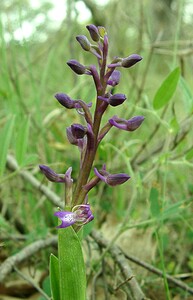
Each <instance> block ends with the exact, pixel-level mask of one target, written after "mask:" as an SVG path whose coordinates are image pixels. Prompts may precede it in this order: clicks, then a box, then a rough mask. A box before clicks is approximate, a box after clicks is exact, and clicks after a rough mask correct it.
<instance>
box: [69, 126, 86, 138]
mask: <svg viewBox="0 0 193 300" xmlns="http://www.w3.org/2000/svg"><path fill="white" fill-rule="evenodd" d="M71 131H72V134H73V136H74V137H75V138H76V139H82V138H83V137H84V136H85V134H86V133H87V128H86V127H84V126H83V125H81V124H72V125H71Z"/></svg>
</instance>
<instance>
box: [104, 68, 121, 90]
mask: <svg viewBox="0 0 193 300" xmlns="http://www.w3.org/2000/svg"><path fill="white" fill-rule="evenodd" d="M120 77H121V72H119V71H118V70H114V71H113V73H112V74H111V76H110V77H109V79H108V81H107V84H108V85H111V86H116V85H117V84H119V81H120Z"/></svg>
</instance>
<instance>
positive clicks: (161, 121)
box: [0, 0, 193, 299]
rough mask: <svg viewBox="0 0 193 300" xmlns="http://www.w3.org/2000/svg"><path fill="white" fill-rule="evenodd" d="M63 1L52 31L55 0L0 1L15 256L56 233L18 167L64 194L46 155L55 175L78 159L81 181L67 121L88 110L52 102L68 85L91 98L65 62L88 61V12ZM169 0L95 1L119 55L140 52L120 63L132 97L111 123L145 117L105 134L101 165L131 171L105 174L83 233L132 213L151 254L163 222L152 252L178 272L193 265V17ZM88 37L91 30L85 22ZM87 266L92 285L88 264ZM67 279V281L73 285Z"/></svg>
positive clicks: (5, 198)
mask: <svg viewBox="0 0 193 300" xmlns="http://www.w3.org/2000/svg"><path fill="white" fill-rule="evenodd" d="M66 2H68V5H69V6H67V9H68V12H69V13H68V15H67V16H66V17H65V12H64V20H63V22H62V23H61V27H60V28H54V27H53V26H54V25H55V22H53V21H50V20H49V19H48V15H49V11H50V9H51V6H50V5H49V3H48V2H45V3H40V7H39V8H32V7H31V6H30V2H29V1H8V2H7V3H8V4H6V1H1V2H0V9H1V13H2V16H3V17H2V18H1V20H0V55H1V76H0V176H1V179H0V183H1V186H0V193H1V197H0V207H1V215H0V228H1V235H2V238H5V239H9V243H7V244H6V245H7V248H6V249H7V252H8V253H9V254H10V255H11V254H12V253H16V252H18V251H19V250H18V249H21V248H22V243H24V244H25V243H29V242H31V241H35V240H36V239H38V238H45V237H46V236H47V235H48V234H51V233H53V232H54V233H55V229H53V228H54V226H55V225H54V216H53V210H54V208H53V205H52V204H51V203H49V200H48V199H47V197H45V196H44V195H42V194H41V193H40V191H39V190H37V189H34V188H33V187H32V186H31V184H30V183H27V180H26V179H24V177H21V176H20V172H22V171H25V170H28V171H29V172H31V174H32V175H34V176H35V177H36V178H37V179H39V180H40V182H41V183H42V184H45V185H48V187H49V188H50V189H51V190H53V191H55V192H56V193H57V195H58V196H59V197H61V198H62V197H63V187H62V186H61V185H58V186H57V187H54V185H52V184H51V183H48V182H47V181H46V180H44V179H43V176H42V174H40V173H39V171H38V164H40V163H44V164H49V165H50V164H51V163H52V164H53V165H52V166H51V167H53V169H54V170H56V171H58V172H59V173H62V172H65V170H66V169H67V168H68V167H69V166H72V167H73V173H72V176H73V179H74V181H76V174H77V170H78V168H79V165H78V159H79V152H78V150H77V149H76V148H75V147H73V146H72V145H70V144H69V143H68V141H67V139H66V132H65V128H66V127H67V126H70V125H71V124H72V123H73V122H76V123H81V122H82V118H81V115H78V114H77V113H76V112H74V111H72V110H70V111H65V110H64V109H63V108H62V107H61V106H60V105H59V104H58V103H57V102H56V100H55V99H54V94H55V93H56V92H64V93H67V94H69V96H71V97H72V98H73V99H83V100H85V101H86V102H90V101H95V96H96V95H95V93H94V90H93V86H92V84H91V80H90V78H89V76H88V77H86V76H85V77H84V76H81V77H80V78H78V80H77V77H76V76H75V75H74V74H72V73H71V71H70V70H69V68H68V67H67V65H66V64H65V62H66V61H67V60H68V59H71V58H76V59H77V60H78V61H80V62H81V63H82V64H89V62H91V58H90V56H88V54H87V53H80V51H79V50H80V48H79V45H77V44H76V40H75V38H73V37H75V35H76V34H80V33H82V32H83V31H84V24H80V23H78V21H77V16H78V14H79V15H80V14H81V12H78V10H77V8H75V2H76V1H66ZM87 2H89V1H87ZM92 2H93V3H94V2H97V1H92ZM170 2H171V3H172V5H170V7H169V6H168V5H166V10H165V11H161V12H160V10H163V8H164V5H165V4H164V3H166V1H162V2H161V5H160V6H159V9H158V4H157V2H156V1H144V2H143V1H141V2H140V4H139V2H137V1H135V2H133V1H130V2H129V1H126V0H123V1H118V2H117V1H109V4H107V5H106V6H105V7H103V9H101V8H100V7H99V8H98V6H97V7H96V9H94V12H93V14H92V17H93V19H92V20H89V22H88V23H92V22H94V21H97V22H102V23H103V24H100V25H104V26H106V27H107V31H108V33H109V37H110V41H111V49H110V55H111V57H112V58H113V57H114V56H115V55H118V56H120V57H124V56H127V55H129V54H131V53H139V54H140V55H142V56H143V61H142V62H141V63H140V64H139V65H137V66H136V68H133V69H132V68H131V69H130V70H123V71H122V70H121V73H122V76H121V83H120V86H119V87H115V89H114V93H119V92H123V93H125V94H126V95H127V100H126V101H125V103H124V104H123V105H122V106H121V107H115V108H111V109H110V110H109V111H108V113H107V116H106V120H105V122H107V121H108V119H109V118H110V117H112V115H118V116H121V117H123V118H129V117H131V116H133V115H144V116H145V121H144V124H143V127H141V128H140V129H139V130H138V131H137V132H133V133H126V132H120V131H118V130H116V129H115V128H112V130H111V131H110V133H109V134H108V135H107V136H106V137H105V139H104V141H103V142H102V143H101V145H100V148H99V152H98V156H97V157H96V161H95V165H96V166H97V167H99V168H100V167H101V165H102V164H103V163H106V164H107V168H108V170H110V171H112V173H114V172H115V173H116V171H118V170H121V172H125V173H129V175H131V179H130V180H129V181H128V183H126V184H124V185H123V186H121V187H120V188H115V189H113V188H112V189H111V188H109V187H106V186H105V184H104V183H99V184H98V185H97V187H96V189H95V190H93V191H92V192H91V194H90V197H89V203H90V204H91V205H92V206H93V208H94V214H95V220H94V222H92V223H89V224H87V225H86V226H85V227H84V231H83V238H84V237H86V236H87V235H88V234H89V232H90V231H91V230H92V227H93V226H94V227H95V228H97V227H99V228H102V230H104V229H103V228H106V227H107V228H109V227H110V232H112V233H113V234H114V233H116V231H117V228H119V227H120V226H121V224H122V221H123V220H124V217H126V219H127V224H126V227H127V228H132V227H136V228H138V227H139V228H143V230H144V235H143V236H142V237H140V239H141V240H143V239H144V246H143V247H144V252H148V251H149V250H148V247H146V246H147V245H146V243H147V240H146V238H145V233H146V228H147V227H148V230H150V231H152V232H155V228H158V227H159V238H160V241H162V242H163V244H164V246H163V245H161V243H160V244H159V241H158V240H156V241H154V242H155V244H154V246H153V247H152V248H153V249H155V248H156V250H157V249H159V251H158V250H157V251H156V254H155V253H154V254H155V259H154V264H155V266H159V267H160V268H162V271H163V270H164V265H165V269H166V270H169V271H171V272H172V271H173V272H174V273H176V274H177V273H187V272H189V271H190V272H192V269H193V259H192V256H191V251H190V249H191V245H192V240H193V221H192V195H193V185H192V168H193V141H192V136H193V120H192V111H193V86H192V82H193V72H192V70H193V68H192V54H191V51H192V48H191V45H190V42H189V41H190V40H191V38H192V20H191V22H188V21H187V20H188V18H186V17H187V16H186V14H187V6H186V4H185V6H184V13H183V16H180V14H179V12H178V5H179V3H181V1H179V2H178V1H175V0H173V1H170ZM85 3H86V1H85ZM117 3H118V5H117ZM54 5H55V4H54ZM93 7H94V5H93ZM115 11H116V15H117V16H121V22H120V18H112V15H113V14H114V12H115ZM150 13H151V16H152V17H151V18H149V14H150ZM82 14H83V13H82ZM42 15H43V16H45V18H44V19H43V21H42V23H41V24H39V25H36V24H35V22H34V20H35V19H36V18H38V17H41V16H42ZM74 16H75V17H74ZM171 16H172V18H171ZM141 17H142V18H141ZM178 18H179V19H180V20H181V28H180V29H181V30H180V34H179V36H178V35H176V24H177V22H178V21H179V19H178ZM189 18H190V16H189ZM93 20H94V21H93ZM128 20H129V23H128ZM24 22H30V23H31V24H33V27H34V33H33V34H32V36H30V37H29V38H23V39H20V40H17V39H16V38H15V32H16V31H18V30H19V29H20V28H21V24H22V23H24ZM160 32H161V33H162V34H163V36H161V37H160V35H159V33H160ZM83 34H85V35H87V32H86V29H85V32H83ZM174 36H175V40H174V38H173V37H174ZM174 46H175V47H174ZM174 48H175V49H174ZM174 52H176V53H177V56H176V59H177V61H176V65H173V64H172V63H171V62H172V60H173V57H174V56H175V55H176V54H175V53H174ZM92 63H93V61H92ZM175 66H180V67H176V68H175ZM174 68H175V69H174ZM168 70H172V71H171V72H170V71H168ZM168 73H169V74H168ZM167 74H168V75H167ZM180 74H181V75H180ZM160 83H161V84H160ZM157 87H159V88H158V90H157V91H156V89H157ZM171 100H172V101H171ZM152 103H153V108H152ZM168 104H169V105H168ZM91 110H92V108H91ZM105 122H104V123H105ZM7 154H11V155H13V156H14V157H15V158H16V159H17V162H18V164H19V167H20V172H18V171H17V172H14V171H13V170H11V169H9V168H8V167H6V157H7ZM148 204H149V205H148ZM109 224H110V225H109ZM136 230H137V229H136ZM148 230H147V231H148ZM61 232H63V230H61ZM64 232H66V235H67V237H65V235H64V236H63V235H62V234H61V236H60V239H61V241H60V242H61V244H62V248H61V251H60V255H61V258H62V259H64V260H65V259H66V258H67V255H71V249H72V248H71V246H70V245H69V243H68V241H66V240H67V238H69V237H68V235H70V236H71V237H70V238H71V242H72V244H73V245H72V246H73V247H75V248H76V250H75V254H76V257H73V259H75V260H76V258H77V256H79V255H81V256H82V253H81V252H80V245H79V240H78V238H77V236H75V235H74V233H73V232H72V231H71V229H69V230H68V231H66V229H65V230H64ZM139 232H140V231H139ZM18 234H20V235H22V234H24V238H27V241H26V240H25V242H20V241H19V242H17V243H16V242H15V240H14V239H13V240H12V236H18ZM110 238H111V236H110ZM135 242H136V238H135V237H134V238H133V239H132V240H131V241H129V243H130V244H132V245H134V244H135ZM9 246H10V248H9ZM162 246H163V248H162ZM120 247H121V244H120ZM179 249H180V251H179ZM52 251H54V250H53V249H52ZM146 254H147V253H146ZM148 254H149V256H150V257H151V255H150V253H148ZM65 255H66V256H65ZM161 256H162V263H160V261H161V258H160V257H161ZM42 257H43V254H41V260H42V261H43V262H44V263H45V267H44V270H46V269H47V266H46V263H47V261H48V254H46V255H45V258H44V259H42ZM152 257H153V255H152ZM145 259H146V258H145ZM43 262H42V263H43ZM180 262H183V263H182V264H180ZM68 263H69V268H70V266H72V265H73V266H74V267H75V268H82V266H77V267H76V262H75V263H74V261H73V262H72V261H71V258H70V259H69V260H68ZM50 265H51V268H52V274H55V275H51V277H50V281H51V286H52V292H53V291H54V292H53V297H55V299H59V297H58V293H59V288H58V287H57V286H56V282H55V281H56V277H57V276H58V270H57V268H58V267H57V258H56V256H54V255H52V256H51V257H50ZM82 265H83V260H82ZM167 266H168V268H167ZM37 268H38V266H37ZM63 271H64V270H63ZM63 271H62V272H63ZM82 272H83V273H82V279H81V280H82V285H83V286H84V288H85V273H84V271H82ZM88 272H89V270H88ZM92 272H93V270H91V271H90V274H91V275H90V276H91V277H92V275H93V273H92ZM64 273H65V272H64ZM71 273H72V272H71V271H69V273H68V276H76V272H74V273H73V274H71ZM69 274H70V275H69ZM137 275H138V274H137ZM149 279H150V277H149V276H147V277H145V278H142V280H143V282H145V283H144V286H145V285H147V290H148V289H149ZM76 280H77V287H74V289H75V291H77V289H78V285H79V284H80V285H81V282H80V281H81V280H80V281H79V279H78V278H76ZM150 280H151V279H150ZM67 281H68V280H67V278H64V282H66V285H67ZM71 289H72V287H71V288H69V290H68V292H69V293H70V294H71V293H73V291H72V290H71ZM150 289H151V288H150ZM161 289H162V290H163V288H162V287H161ZM170 289H171V291H172V290H173V288H172V287H170ZM48 290H49V289H48ZM48 290H47V291H48ZM162 293H164V292H163V291H162ZM182 293H183V291H182ZM48 294H49V293H48ZM54 295H55V296H54ZM164 296H165V295H164ZM175 296H176V295H175ZM183 296H184V297H185V294H183ZM183 296H182V298H183ZM73 297H74V298H71V299H79V298H77V295H75V296H74V295H73ZM83 297H84V292H83V289H82V299H84V298H83ZM149 297H151V295H150V296H149ZM176 297H177V296H176ZM157 298H159V297H158V296H157ZM165 298H166V297H165ZM69 299H70V298H69Z"/></svg>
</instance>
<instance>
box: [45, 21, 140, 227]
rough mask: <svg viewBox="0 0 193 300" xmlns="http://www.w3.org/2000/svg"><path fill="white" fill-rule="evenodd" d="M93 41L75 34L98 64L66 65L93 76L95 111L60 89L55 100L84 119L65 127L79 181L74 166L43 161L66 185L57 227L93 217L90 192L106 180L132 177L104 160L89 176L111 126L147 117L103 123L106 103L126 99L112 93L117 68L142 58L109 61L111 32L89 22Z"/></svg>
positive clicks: (130, 127)
mask: <svg viewBox="0 0 193 300" xmlns="http://www.w3.org/2000/svg"><path fill="white" fill-rule="evenodd" d="M86 27H87V29H88V32H89V34H90V38H91V40H92V42H90V41H89V40H88V38H87V37H86V36H84V35H79V36H77V37H76V39H77V41H78V43H79V44H80V46H81V48H82V49H83V50H84V51H87V52H90V53H91V54H92V55H94V56H95V57H96V60H97V64H98V66H95V65H83V64H81V63H79V62H78V61H77V60H75V59H71V60H69V61H68V62H67V65H68V66H69V67H70V68H71V69H72V71H73V72H75V73H76V74H77V75H87V76H89V77H91V78H92V79H93V82H94V86H95V90H96V103H95V104H94V114H93V115H92V114H91V111H90V108H91V106H92V103H86V102H84V101H83V100H81V99H71V97H70V96H69V95H67V94H64V93H61V92H60V93H57V94H56V95H55V98H56V100H57V101H58V102H59V103H60V104H61V105H62V106H63V107H65V108H66V109H75V110H76V111H77V113H79V114H80V115H81V117H82V118H83V119H84V124H77V123H76V124H72V125H71V126H69V127H68V128H67V129H66V134H67V138H68V140H69V142H70V143H71V144H72V145H75V146H77V147H78V148H79V150H80V170H79V174H78V176H77V183H76V185H74V184H73V180H72V178H71V172H72V168H71V167H70V168H69V169H68V170H67V171H66V173H65V174H57V173H55V172H54V171H53V170H51V169H50V168H49V167H47V166H44V165H40V170H41V171H42V172H43V173H44V175H45V176H46V177H47V179H48V180H50V181H52V182H58V183H63V184H64V185H65V209H66V210H65V211H58V212H55V214H54V215H55V216H56V217H58V218H59V219H60V220H61V221H62V223H61V225H59V226H58V227H57V228H65V227H67V226H71V225H73V224H74V225H76V227H80V226H82V225H84V224H86V223H88V222H90V221H91V220H93V218H94V216H93V214H92V211H91V209H90V204H89V203H88V192H89V191H90V190H91V189H92V188H93V187H94V186H96V184H98V182H99V181H103V182H105V183H106V184H108V185H109V186H116V185H119V184H123V183H124V182H126V181H127V180H129V179H130V176H129V175H127V174H125V173H119V174H110V173H109V172H108V171H107V170H106V165H105V164H104V165H103V166H102V168H101V170H98V169H97V168H94V177H92V178H90V173H91V171H92V168H93V162H94V158H95V155H96V152H97V148H98V145H99V143H100V141H101V140H102V139H103V138H104V137H105V135H106V134H107V133H108V132H109V131H110V130H111V128H112V127H116V128H118V129H122V130H126V131H134V130H136V129H137V128H139V126H140V125H141V124H142V122H143V121H144V117H143V116H134V117H132V118H131V119H129V120H125V119H121V118H119V117H118V116H116V115H114V116H113V117H112V118H110V119H109V120H108V122H107V123H106V124H103V125H102V122H101V121H102V117H103V114H104V113H105V111H106V109H107V107H108V106H109V105H110V106H112V107H115V106H118V105H122V104H123V103H124V102H125V101H126V95H124V94H121V93H117V94H113V90H114V89H113V87H115V86H116V85H118V84H119V82H120V77H121V73H120V71H119V70H117V68H131V67H132V66H134V65H135V64H136V63H138V62H139V61H141V60H142V57H141V56H140V55H138V54H131V55H129V56H128V57H124V58H121V57H117V56H116V57H114V59H113V60H112V61H111V62H110V63H108V48H109V45H108V43H109V41H108V35H107V32H106V30H105V28H104V27H102V26H98V27H96V26H95V25H92V24H91V25H88V26H86Z"/></svg>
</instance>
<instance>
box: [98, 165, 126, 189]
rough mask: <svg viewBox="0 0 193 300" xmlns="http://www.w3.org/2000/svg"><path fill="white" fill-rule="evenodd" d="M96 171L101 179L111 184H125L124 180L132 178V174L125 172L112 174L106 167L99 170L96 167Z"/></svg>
mask: <svg viewBox="0 0 193 300" xmlns="http://www.w3.org/2000/svg"><path fill="white" fill-rule="evenodd" d="M94 173H95V175H96V176H97V177H98V178H99V179H101V180H102V181H104V182H105V183H107V184H108V185H110V186H116V185H120V184H123V183H124V182H126V181H127V180H129V179H130V176H129V175H127V174H125V173H119V174H110V173H108V172H107V171H106V170H104V169H103V170H100V171H98V170H97V169H96V168H94Z"/></svg>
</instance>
